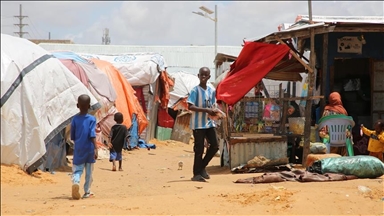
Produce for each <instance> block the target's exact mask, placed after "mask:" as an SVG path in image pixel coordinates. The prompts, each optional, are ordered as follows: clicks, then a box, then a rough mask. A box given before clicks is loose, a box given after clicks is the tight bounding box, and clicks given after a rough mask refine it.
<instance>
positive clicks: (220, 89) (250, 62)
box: [216, 42, 305, 105]
mask: <svg viewBox="0 0 384 216" xmlns="http://www.w3.org/2000/svg"><path fill="white" fill-rule="evenodd" d="M289 51H290V48H289V47H288V46H287V45H283V44H279V45H275V44H267V43H259V42H246V43H245V45H244V48H243V49H242V51H241V52H240V55H239V57H238V58H237V59H236V61H235V62H234V63H233V64H232V65H231V70H230V71H229V72H228V74H227V76H225V78H224V79H223V80H222V81H221V82H220V83H219V84H218V86H217V92H216V98H217V100H218V101H223V102H225V103H227V104H230V105H232V104H235V103H236V102H238V101H239V100H240V99H241V98H242V97H243V96H244V95H246V94H247V93H248V92H249V91H250V90H251V89H252V88H253V87H254V86H255V85H256V84H257V83H259V82H260V81H261V80H262V79H263V78H268V76H267V74H269V73H270V72H271V73H272V72H273V74H274V75H273V76H272V77H270V79H278V78H279V79H281V80H290V81H301V79H302V78H301V76H300V74H299V73H302V72H304V71H305V68H304V66H303V65H301V64H300V63H299V62H294V61H297V60H295V59H293V57H291V56H290V54H289Z"/></svg>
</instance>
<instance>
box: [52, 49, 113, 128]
mask: <svg viewBox="0 0 384 216" xmlns="http://www.w3.org/2000/svg"><path fill="white" fill-rule="evenodd" d="M52 55H54V56H55V57H57V58H59V59H60V60H61V61H62V62H63V63H64V65H65V66H66V67H67V68H68V69H69V70H70V71H71V72H72V73H73V74H74V75H76V77H77V78H78V79H79V80H81V81H82V82H83V83H84V79H86V80H87V84H88V85H86V86H87V87H88V89H89V90H90V92H91V93H92V94H93V96H95V98H96V99H97V100H98V102H99V103H100V105H101V109H99V110H98V111H97V112H96V113H94V115H95V117H96V120H97V122H100V121H101V120H103V119H104V118H105V117H107V116H108V112H109V109H111V108H112V107H113V106H114V102H115V100H116V92H115V89H114V88H113V86H112V83H111V82H110V80H109V79H108V76H107V75H106V74H105V73H103V72H102V71H100V70H99V68H97V67H96V65H95V64H94V63H93V62H89V61H88V60H86V59H84V58H82V57H80V56H78V55H77V54H75V53H72V52H53V53H52ZM64 60H66V61H64ZM68 60H70V61H68Z"/></svg>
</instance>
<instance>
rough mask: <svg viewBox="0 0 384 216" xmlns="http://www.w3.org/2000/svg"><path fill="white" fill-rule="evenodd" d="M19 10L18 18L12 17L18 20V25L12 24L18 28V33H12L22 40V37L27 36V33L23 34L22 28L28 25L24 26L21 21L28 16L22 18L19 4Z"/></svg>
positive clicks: (21, 9)
mask: <svg viewBox="0 0 384 216" xmlns="http://www.w3.org/2000/svg"><path fill="white" fill-rule="evenodd" d="M19 9H20V10H19V16H14V17H16V18H18V19H19V23H18V24H14V25H15V26H19V31H18V32H14V33H15V34H17V35H19V37H21V38H22V37H23V35H25V34H28V32H23V27H24V26H27V25H28V24H24V23H23V19H24V18H26V17H28V16H23V8H22V5H21V4H20V6H19Z"/></svg>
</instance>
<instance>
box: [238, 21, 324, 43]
mask: <svg viewBox="0 0 384 216" xmlns="http://www.w3.org/2000/svg"><path fill="white" fill-rule="evenodd" d="M324 25H325V23H323V22H322V23H315V24H309V23H305V22H298V23H295V24H293V25H291V26H290V27H289V28H288V29H285V30H281V31H276V32H273V33H271V34H268V35H265V36H263V37H254V38H249V39H244V41H258V40H260V39H263V38H266V37H268V36H273V35H277V34H279V33H285V32H294V31H299V30H303V29H310V28H315V27H320V26H324Z"/></svg>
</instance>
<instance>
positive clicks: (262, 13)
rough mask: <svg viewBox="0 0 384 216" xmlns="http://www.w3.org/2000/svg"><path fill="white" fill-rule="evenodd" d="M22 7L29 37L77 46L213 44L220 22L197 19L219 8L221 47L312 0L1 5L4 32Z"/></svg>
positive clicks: (328, 5) (341, 4)
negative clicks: (105, 42) (106, 34)
mask: <svg viewBox="0 0 384 216" xmlns="http://www.w3.org/2000/svg"><path fill="white" fill-rule="evenodd" d="M19 4H22V5H23V11H24V14H25V15H27V16H29V17H28V18H26V19H25V23H27V24H29V26H27V27H25V29H24V31H27V32H29V35H26V36H25V37H26V38H34V39H36V38H38V39H41V38H43V39H47V38H48V32H51V36H52V39H72V40H74V42H75V43H84V44H100V43H101V37H102V32H103V29H104V28H109V29H110V37H111V41H112V43H111V44H117V45H119V44H128V45H190V44H194V45H213V44H214V22H213V21H211V20H209V19H205V18H203V17H201V16H197V15H195V14H193V13H192V11H198V10H199V7H200V6H202V5H204V6H206V7H208V8H210V9H212V10H213V9H214V5H215V4H217V5H218V19H219V22H218V44H219V45H231V46H232V45H240V44H241V42H242V39H243V38H252V37H256V36H263V35H265V34H268V33H271V32H273V31H277V26H278V25H279V24H281V23H292V22H293V21H294V20H295V18H296V16H297V15H299V14H308V3H307V1H283V2H274V1H269V2H263V1H254V2H252V1H247V2H240V1H217V2H212V1H200V2H199V1H195V2H169V1H168V2H153V1H152V2H133V1H126V2H111V1H99V2H91V1H87V2H79V1H71V2H53V1H52V2H49V1H46V2H17V1H14V2H10V1H8V2H1V32H2V33H5V34H11V35H14V34H13V32H14V31H17V30H18V29H17V27H15V26H13V24H14V23H16V22H17V20H16V19H15V18H13V17H12V16H14V15H18V11H19ZM312 5H313V14H314V15H328V16H331V15H333V16H384V3H383V2H381V1H376V2H361V1H351V2H347V1H324V2H320V1H313V2H312Z"/></svg>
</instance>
